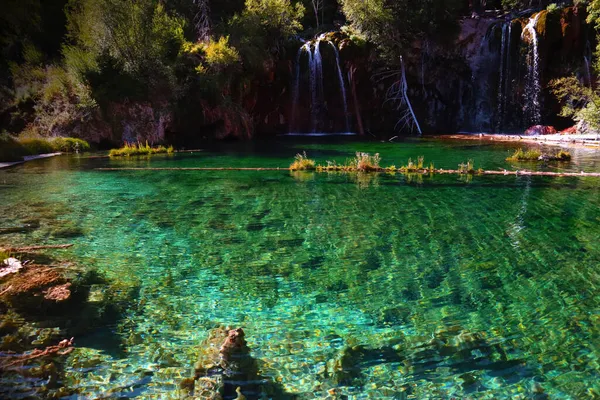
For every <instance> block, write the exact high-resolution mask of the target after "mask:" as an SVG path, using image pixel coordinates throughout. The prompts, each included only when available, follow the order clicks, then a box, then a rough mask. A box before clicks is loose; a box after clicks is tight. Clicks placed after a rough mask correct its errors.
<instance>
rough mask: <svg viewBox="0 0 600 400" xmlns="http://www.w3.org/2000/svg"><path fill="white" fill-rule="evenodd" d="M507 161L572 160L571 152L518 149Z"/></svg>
mask: <svg viewBox="0 0 600 400" xmlns="http://www.w3.org/2000/svg"><path fill="white" fill-rule="evenodd" d="M506 160H507V161H570V160H571V153H569V152H568V151H564V150H561V151H559V152H558V153H556V154H547V153H542V152H541V151H539V150H527V151H523V149H518V150H516V151H515V152H514V154H513V155H512V156H510V157H508V158H507V159H506Z"/></svg>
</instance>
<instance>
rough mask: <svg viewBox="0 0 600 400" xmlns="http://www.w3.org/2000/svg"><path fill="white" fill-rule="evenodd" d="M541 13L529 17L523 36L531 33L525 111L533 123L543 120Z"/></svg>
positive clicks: (536, 123)
mask: <svg viewBox="0 0 600 400" xmlns="http://www.w3.org/2000/svg"><path fill="white" fill-rule="evenodd" d="M540 15H541V13H538V14H537V15H536V16H535V17H533V18H530V19H529V23H528V24H527V26H525V29H524V30H523V34H522V35H521V38H523V39H524V38H525V33H529V35H530V36H531V38H530V46H529V70H528V72H527V85H526V91H525V113H526V117H527V118H528V119H529V122H530V123H531V124H532V125H539V124H540V122H541V120H542V114H541V106H540V95H541V91H542V85H541V82H540V53H539V48H538V35H537V31H536V26H537V23H538V20H539V18H540Z"/></svg>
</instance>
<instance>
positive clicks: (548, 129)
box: [525, 125, 558, 136]
mask: <svg viewBox="0 0 600 400" xmlns="http://www.w3.org/2000/svg"><path fill="white" fill-rule="evenodd" d="M557 133H558V132H557V130H556V128H555V127H553V126H549V125H534V126H532V127H530V128H529V129H527V130H526V131H525V135H529V136H537V135H555V134H557Z"/></svg>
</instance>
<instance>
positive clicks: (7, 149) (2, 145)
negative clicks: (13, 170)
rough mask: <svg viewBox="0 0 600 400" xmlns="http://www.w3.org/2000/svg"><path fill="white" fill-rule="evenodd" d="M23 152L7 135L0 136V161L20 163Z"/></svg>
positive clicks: (13, 139) (21, 147)
mask: <svg viewBox="0 0 600 400" xmlns="http://www.w3.org/2000/svg"><path fill="white" fill-rule="evenodd" d="M24 153H25V150H24V149H23V146H21V143H19V142H18V141H17V140H16V139H15V138H13V137H12V136H10V135H9V134H8V133H3V134H0V161H21V160H22V159H23V155H24Z"/></svg>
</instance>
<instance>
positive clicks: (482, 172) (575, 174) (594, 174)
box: [97, 167, 600, 178]
mask: <svg viewBox="0 0 600 400" xmlns="http://www.w3.org/2000/svg"><path fill="white" fill-rule="evenodd" d="M97 170H98V171H291V170H290V168H208V167H207V168H97ZM316 172H361V171H358V170H356V169H346V168H339V169H327V168H326V167H325V168H324V169H323V171H316ZM369 172H375V173H398V174H422V175H429V174H442V175H443V174H445V175H449V174H453V175H516V176H519V175H525V176H527V175H529V176H556V177H569V176H572V177H594V178H600V172H583V171H581V172H548V171H529V170H525V169H523V170H515V171H509V170H506V169H505V170H499V171H487V170H477V171H462V170H456V169H435V170H430V169H415V170H409V171H403V170H393V171H392V170H390V169H387V168H377V169H373V170H370V171H369Z"/></svg>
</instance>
